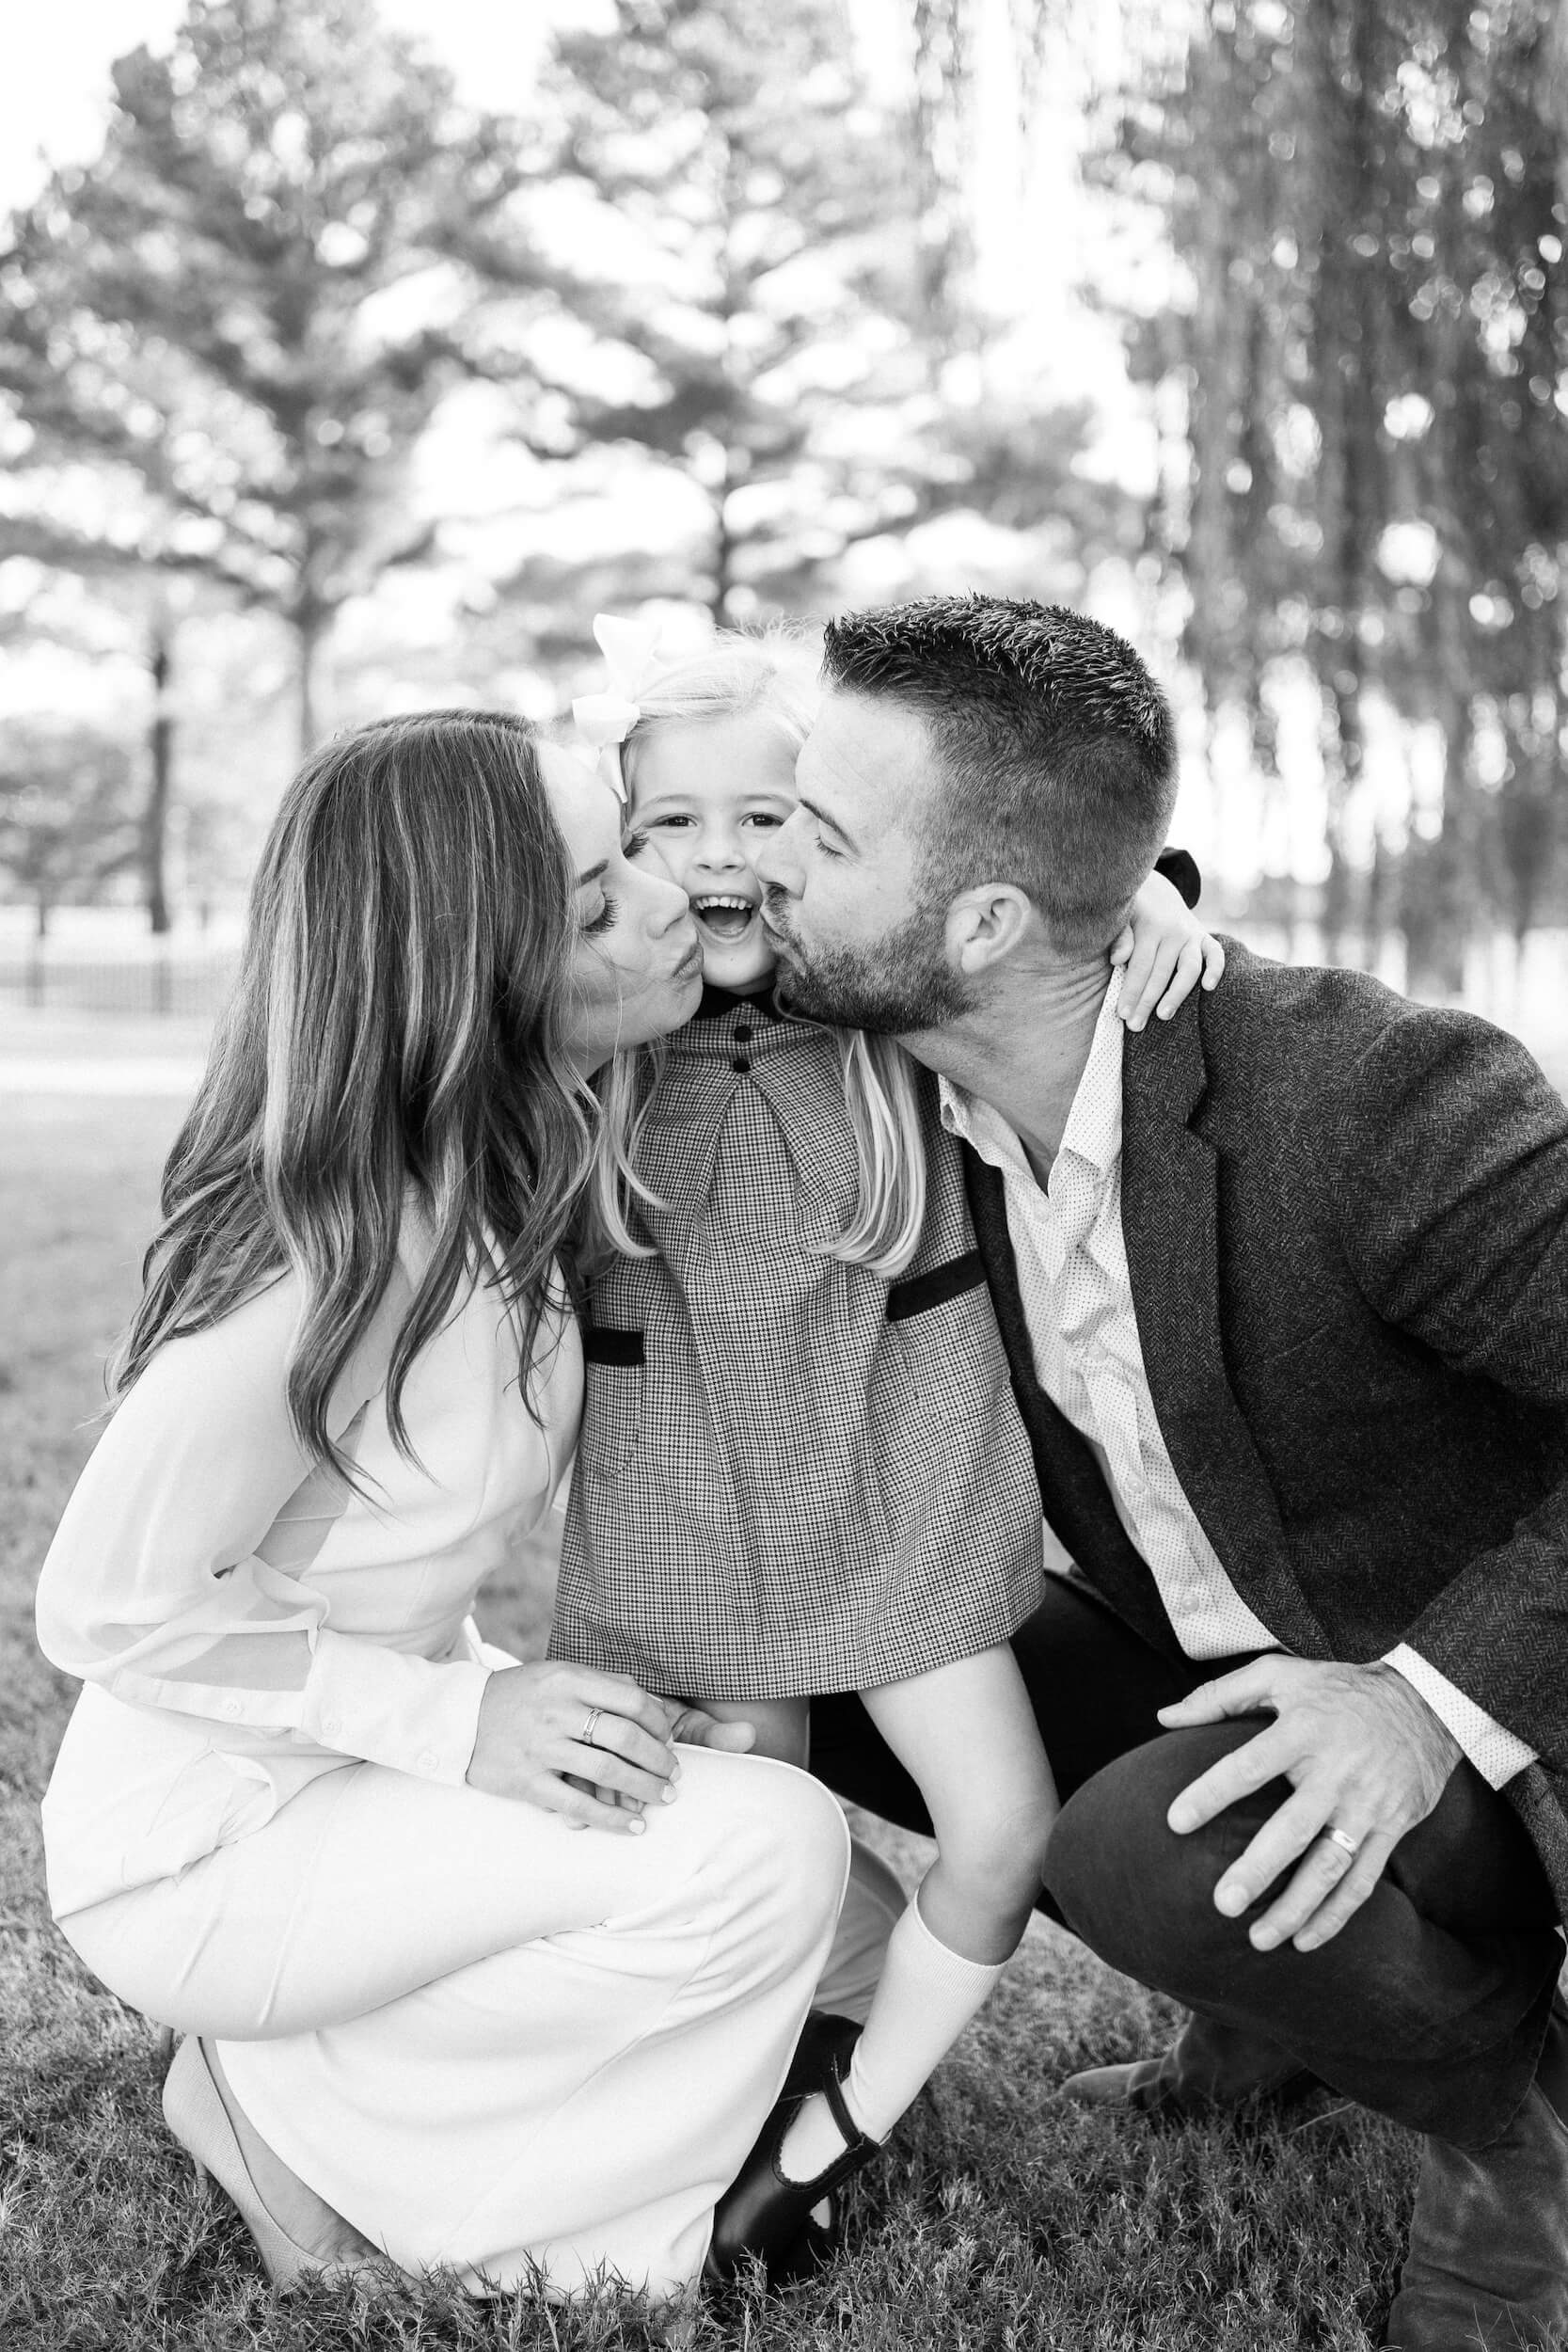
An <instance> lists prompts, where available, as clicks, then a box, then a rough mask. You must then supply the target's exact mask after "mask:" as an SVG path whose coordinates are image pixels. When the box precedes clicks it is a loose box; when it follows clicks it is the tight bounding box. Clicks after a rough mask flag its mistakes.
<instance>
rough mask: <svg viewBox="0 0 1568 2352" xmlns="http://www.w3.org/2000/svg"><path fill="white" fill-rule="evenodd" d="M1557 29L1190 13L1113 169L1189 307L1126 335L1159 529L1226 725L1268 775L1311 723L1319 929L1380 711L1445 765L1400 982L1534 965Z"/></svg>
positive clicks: (1554, 508) (1444, 7) (1543, 741)
mask: <svg viewBox="0 0 1568 2352" xmlns="http://www.w3.org/2000/svg"><path fill="white" fill-rule="evenodd" d="M1556 19H1557V12H1556V11H1555V10H1554V8H1552V7H1551V6H1550V5H1549V0H1490V4H1489V5H1481V6H1475V5H1472V0H1394V4H1393V5H1390V4H1389V0H1312V5H1311V6H1307V4H1306V0H1204V5H1203V8H1202V10H1201V16H1200V19H1199V22H1198V24H1197V28H1196V32H1195V34H1194V37H1193V40H1192V41H1191V42H1190V44H1189V45H1188V47H1187V49H1186V52H1185V55H1184V56H1183V57H1182V58H1181V59H1180V65H1179V70H1178V71H1177V72H1176V73H1174V74H1171V75H1163V76H1157V77H1156V79H1155V80H1154V82H1153V84H1152V85H1151V86H1149V87H1146V88H1144V89H1143V90H1141V91H1139V92H1137V93H1136V94H1135V96H1134V98H1133V100H1132V104H1131V105H1130V107H1129V109H1128V113H1127V117H1126V119H1125V122H1124V124H1123V129H1122V136H1121V140H1120V144H1119V150H1118V152H1117V155H1116V156H1115V157H1114V158H1112V159H1110V160H1109V163H1108V166H1107V168H1108V170H1109V173H1110V176H1111V177H1112V178H1113V180H1115V181H1117V182H1118V183H1120V184H1121V185H1123V186H1124V187H1127V188H1130V189H1132V191H1134V192H1139V191H1141V192H1142V193H1144V194H1145V195H1146V196H1149V197H1151V198H1152V199H1153V200H1154V201H1156V202H1158V203H1159V204H1160V205H1161V206H1162V207H1163V208H1164V211H1165V214H1166V216H1167V219H1168V221H1169V225H1170V232H1171V237H1172V241H1173V243H1174V246H1175V247H1176V250H1177V252H1178V254H1179V255H1180V258H1181V260H1182V262H1184V263H1185V265H1186V269H1187V273H1188V278H1189V282H1190V294H1189V296H1188V299H1187V300H1186V301H1185V302H1184V303H1182V304H1180V305H1178V306H1177V308H1176V309H1175V310H1172V311H1171V312H1170V313H1169V314H1167V315H1165V316H1164V317H1160V318H1155V319H1145V320H1139V321H1136V322H1132V326H1131V333H1132V347H1133V353H1134V364H1135V365H1136V366H1137V368H1138V369H1139V370H1140V372H1141V373H1144V374H1145V375H1146V376H1148V377H1149V378H1151V379H1158V380H1160V381H1162V382H1163V383H1164V385H1165V386H1166V388H1167V389H1168V390H1169V391H1171V392H1173V393H1176V394H1177V395H1178V396H1179V406H1180V414H1181V416H1182V420H1183V421H1182V424H1181V428H1180V432H1181V442H1182V453H1181V457H1182V462H1181V463H1180V464H1179V465H1178V466H1177V467H1175V468H1174V469H1173V472H1172V476H1171V481H1172V485H1173V486H1172V491H1171V494H1170V495H1169V496H1168V497H1167V500H1166V501H1165V503H1164V509H1163V512H1162V514H1161V516H1160V524H1161V529H1162V535H1163V539H1164V548H1165V551H1166V554H1167V558H1168V560H1169V562H1170V563H1171V564H1172V565H1173V567H1176V568H1178V569H1179V570H1180V573H1181V575H1182V577H1183V579H1184V580H1185V583H1186V587H1187V590H1188V594H1189V597H1190V617H1189V621H1188V626H1187V647H1188V650H1189V652H1190V653H1191V655H1192V657H1193V659H1194V660H1195V662H1196V666H1197V668H1198V671H1199V673H1200V675H1201V676H1202V679H1203V682H1204V686H1205V690H1206V692H1207V694H1208V696H1209V699H1210V702H1211V705H1212V707H1215V708H1216V709H1218V708H1224V707H1237V708H1240V709H1242V710H1243V711H1244V712H1245V714H1246V716H1247V719H1248V722H1249V724H1250V726H1251V728H1252V733H1253V739H1254V744H1255V747H1256V749H1257V752H1258V755H1259V761H1260V764H1261V765H1262V766H1263V768H1264V770H1265V771H1268V769H1269V768H1270V766H1271V764H1272V758H1273V748H1274V747H1273V725H1274V722H1273V716H1272V711H1271V707H1270V694H1269V687H1270V681H1271V677H1272V676H1273V675H1275V673H1276V672H1277V671H1278V670H1279V668H1280V667H1281V665H1284V664H1286V663H1289V662H1291V661H1294V662H1299V663H1302V664H1305V665H1306V667H1307V671H1308V672H1309V674H1310V675H1311V676H1312V677H1313V679H1314V680H1315V681H1316V684H1317V688H1318V691H1319V695H1320V698H1321V702H1322V707H1323V749H1324V765H1325V772H1326V775H1327V779H1328V786H1329V801H1328V819H1327V830H1328V846H1329V850H1330V858H1331V870H1330V882H1329V894H1328V907H1327V915H1328V924H1329V929H1330V931H1331V933H1333V932H1334V931H1336V930H1338V927H1339V925H1340V923H1341V922H1343V921H1344V919H1345V917H1346V914H1347V911H1348V901H1349V898H1350V892H1351V882H1352V878H1351V876H1350V874H1349V871H1348V868H1347V863H1346V855H1345V848H1344V839H1343V821H1344V816H1345V811H1346V809H1347V806H1348V804H1349V803H1350V802H1351V800H1352V798H1353V796H1354V794H1355V792H1356V790H1357V788H1358V786H1359V785H1360V782H1361V779H1362V775H1363V769H1364V757H1365V754H1364V743H1365V738H1366V723H1367V709H1368V702H1369V697H1370V696H1373V695H1375V696H1379V697H1381V698H1383V699H1384V700H1385V701H1386V702H1387V703H1388V704H1390V705H1392V707H1394V708H1395V709H1396V710H1397V711H1398V712H1399V713H1400V714H1401V715H1402V717H1403V718H1404V719H1405V720H1406V721H1408V722H1412V723H1414V722H1424V723H1429V724H1432V725H1434V726H1435V727H1436V728H1437V729H1438V730H1439V731H1440V734H1441V739H1442V741H1443V745H1444V771H1445V781H1444V790H1443V805H1442V811H1441V819H1440V827H1439V830H1438V831H1437V833H1436V835H1435V838H1433V839H1432V840H1429V841H1422V840H1420V839H1419V838H1418V839H1417V840H1416V841H1415V842H1414V843H1413V845H1412V854H1411V858H1410V860H1409V861H1408V864H1409V867H1410V871H1409V875H1408V877H1407V879H1408V880H1409V882H1410V883H1411V885H1412V886H1411V887H1410V888H1409V889H1408V890H1407V893H1406V898H1405V906H1404V918H1405V927H1406V932H1407V938H1408V942H1409V946H1410V951H1411V960H1412V965H1413V968H1414V969H1416V970H1417V971H1418V972H1420V971H1424V972H1425V974H1426V975H1427V976H1428V977H1436V978H1438V979H1440V980H1442V981H1444V982H1446V983H1447V984H1449V985H1450V986H1451V985H1454V984H1455V983H1456V982H1457V979H1458V977H1459V973H1460V970H1461V967H1462V961H1463V948H1464V942H1465V931H1466V928H1467V924H1468V921H1469V920H1470V919H1471V918H1472V917H1473V915H1474V914H1475V913H1476V912H1477V911H1478V910H1479V909H1481V908H1484V907H1486V906H1487V905H1489V904H1490V905H1492V906H1495V907H1496V908H1497V911H1498V912H1500V913H1501V914H1504V915H1505V916H1506V918H1507V920H1508V921H1509V922H1510V923H1511V925H1512V927H1513V930H1514V931H1515V934H1516V936H1518V937H1519V938H1521V939H1522V938H1523V936H1524V933H1525V932H1526V930H1528V927H1529V924H1530V923H1531V921H1532V920H1533V919H1534V916H1535V912H1536V908H1537V906H1538V904H1539V894H1540V889H1541V886H1542V883H1543V881H1544V875H1545V871H1546V867H1547V862H1548V858H1549V854H1550V850H1551V847H1552V843H1553V840H1554V838H1555V835H1556V833H1557V831H1558V827H1559V818H1558V815H1557V809H1558V803H1559V800H1560V770H1561V741H1562V724H1563V709H1562V660H1563V643H1562V607H1561V602H1560V593H1559V592H1560V582H1561V580H1562V575H1563V566H1564V564H1565V562H1568V439H1565V437H1564V433H1563V426H1562V416H1561V412H1560V406H1559V386H1560V383H1561V382H1562V381H1563V371H1564V368H1565V365H1568V277H1565V273H1564V271H1563V269H1562V266H1561V263H1562V250H1563V240H1564V237H1565V235H1568V210H1565V207H1564V184H1563V174H1564V167H1565V162H1568V142H1565V138H1564V127H1565V115H1564V108H1563V89H1562V54H1561V44H1560V38H1559V36H1560V25H1559V24H1557V21H1556Z"/></svg>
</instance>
